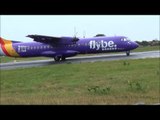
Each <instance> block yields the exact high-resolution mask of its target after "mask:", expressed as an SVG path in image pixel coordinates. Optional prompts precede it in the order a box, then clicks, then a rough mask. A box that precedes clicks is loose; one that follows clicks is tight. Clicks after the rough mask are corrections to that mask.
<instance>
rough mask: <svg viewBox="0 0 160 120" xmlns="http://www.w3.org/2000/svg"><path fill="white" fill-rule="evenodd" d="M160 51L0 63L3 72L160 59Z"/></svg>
mask: <svg viewBox="0 0 160 120" xmlns="http://www.w3.org/2000/svg"><path fill="white" fill-rule="evenodd" d="M159 57H160V51H159V50H157V51H147V52H133V53H132V52H131V54H130V56H126V54H125V53H122V54H121V53H120V54H119V53H118V54H107V53H106V54H105V55H104V54H103V55H101V54H99V55H97V54H96V55H92V56H79V57H70V58H67V59H66V61H60V62H55V61H54V59H48V60H34V61H23V62H12V63H0V69H1V70H8V69H16V68H26V67H38V66H45V65H53V64H67V63H81V62H96V61H112V60H127V59H145V58H159Z"/></svg>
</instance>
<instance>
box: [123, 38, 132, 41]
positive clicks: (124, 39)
mask: <svg viewBox="0 0 160 120" xmlns="http://www.w3.org/2000/svg"><path fill="white" fill-rule="evenodd" d="M121 41H130V39H129V38H121Z"/></svg>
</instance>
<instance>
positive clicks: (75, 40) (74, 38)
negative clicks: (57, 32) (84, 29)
mask: <svg viewBox="0 0 160 120" xmlns="http://www.w3.org/2000/svg"><path fill="white" fill-rule="evenodd" d="M77 33H78V32H76V28H75V27H74V36H73V39H72V41H73V42H77V41H78V40H79V38H77V37H76V35H77Z"/></svg>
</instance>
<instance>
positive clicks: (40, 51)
mask: <svg viewBox="0 0 160 120" xmlns="http://www.w3.org/2000/svg"><path fill="white" fill-rule="evenodd" d="M27 37H30V38H32V39H33V40H34V42H28V43H24V42H18V41H11V40H5V39H3V38H0V44H1V47H0V55H6V56H10V57H37V56H45V57H53V58H54V59H55V61H59V60H65V58H66V57H71V56H75V55H77V54H89V53H107V52H121V51H125V52H126V54H127V56H128V55H130V50H133V49H135V48H137V47H138V44H137V43H136V42H133V41H130V40H129V39H128V38H127V37H125V36H114V37H106V36H103V37H92V38H76V37H50V36H43V35H28V36H27Z"/></svg>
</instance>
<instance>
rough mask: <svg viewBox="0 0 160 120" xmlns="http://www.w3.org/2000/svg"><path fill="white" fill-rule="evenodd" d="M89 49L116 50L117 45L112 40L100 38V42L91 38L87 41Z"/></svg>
mask: <svg viewBox="0 0 160 120" xmlns="http://www.w3.org/2000/svg"><path fill="white" fill-rule="evenodd" d="M89 45H90V49H96V50H102V51H105V50H116V49H117V45H116V44H115V43H114V41H112V40H110V41H103V40H101V41H100V42H97V41H95V40H91V41H90V42H89Z"/></svg>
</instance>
